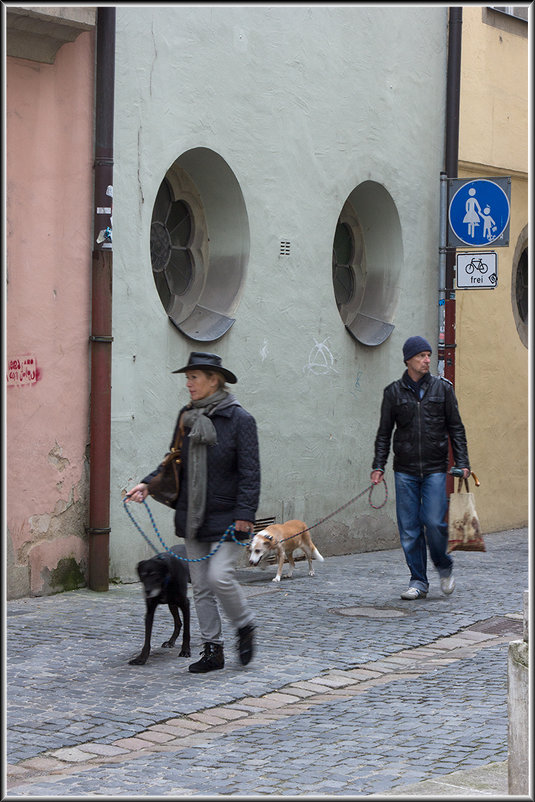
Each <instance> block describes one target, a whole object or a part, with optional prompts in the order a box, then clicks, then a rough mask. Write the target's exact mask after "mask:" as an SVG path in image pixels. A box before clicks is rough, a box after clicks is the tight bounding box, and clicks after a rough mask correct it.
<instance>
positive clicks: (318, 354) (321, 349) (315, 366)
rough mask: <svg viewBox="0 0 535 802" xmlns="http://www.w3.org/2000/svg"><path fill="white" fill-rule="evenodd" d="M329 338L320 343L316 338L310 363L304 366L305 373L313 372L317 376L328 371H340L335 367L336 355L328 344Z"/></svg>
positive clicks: (310, 354) (310, 355) (309, 358)
mask: <svg viewBox="0 0 535 802" xmlns="http://www.w3.org/2000/svg"><path fill="white" fill-rule="evenodd" d="M328 339H329V338H328V337H327V339H325V340H323V342H321V343H319V342H318V341H317V340H316V338H314V347H313V348H312V349H311V351H310V353H309V355H308V364H306V365H305V366H304V368H303V372H304V373H313V374H314V375H315V376H320V375H325V374H326V373H338V371H337V370H336V368H335V367H334V357H333V355H332V353H331V351H330V348H329V346H328V345H327V341H328Z"/></svg>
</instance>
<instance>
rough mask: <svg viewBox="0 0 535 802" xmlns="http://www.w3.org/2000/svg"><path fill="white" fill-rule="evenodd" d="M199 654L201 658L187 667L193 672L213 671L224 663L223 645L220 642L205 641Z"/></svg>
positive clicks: (204, 672)
mask: <svg viewBox="0 0 535 802" xmlns="http://www.w3.org/2000/svg"><path fill="white" fill-rule="evenodd" d="M201 655H202V657H201V659H200V660H197V662H196V663H192V664H191V665H190V667H189V671H191V672H192V673H193V674H206V672H207V671H215V670H216V669H218V668H223V666H224V665H225V658H224V656H223V646H222V645H221V644H220V643H205V644H204V646H203V650H202V652H201Z"/></svg>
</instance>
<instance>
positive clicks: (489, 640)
mask: <svg viewBox="0 0 535 802" xmlns="http://www.w3.org/2000/svg"><path fill="white" fill-rule="evenodd" d="M463 636H465V637H463ZM507 641H508V636H492V635H488V634H485V635H483V634H482V633H477V632H473V631H464V632H458V633H455V635H452V636H450V637H441V638H439V639H437V641H435V642H433V643H431V644H427V645H426V647H416V648H415V649H413V650H411V649H407V648H404V649H403V650H402V651H401V652H399V653H396V654H393V655H389V656H387V657H384V658H382V659H381V660H378V661H375V662H373V661H370V662H367V663H364V664H362V665H360V666H355V667H353V668H350V669H347V670H343V669H335V670H328V671H326V672H324V673H322V674H321V675H318V676H316V677H312V678H311V679H310V680H306V681H305V680H303V681H298V682H292V683H289V684H288V685H286V686H283V687H282V688H280V689H279V690H277V691H273V692H269V693H266V694H264V695H263V696H260V697H253V696H248V697H244V698H242V699H240V700H238V701H237V702H234V703H232V704H227V705H224V706H215V707H213V708H206V709H204V710H202V711H197V712H194V713H190V714H188V715H186V716H184V717H177V716H174V717H173V718H170V719H167V720H166V721H163V722H160V723H159V724H155V725H152V726H149V727H148V728H147V729H144V730H141V731H139V732H138V733H136V735H135V736H133V737H129V738H119V739H118V740H116V741H114V742H113V743H112V744H110V745H105V744H96V743H92V742H91V741H90V742H87V743H82V744H79V745H77V746H74V747H63V748H60V749H55V750H49V751H47V752H45V753H43V755H40V756H38V757H32V758H29V759H25V760H21V761H20V762H19V763H18V764H11V765H8V766H7V776H8V780H9V779H10V780H11V783H10V784H11V786H15V787H16V785H17V783H18V782H20V781H21V780H22V779H23V778H24V781H25V782H28V781H30V782H31V780H32V778H33V777H36V776H42V775H49V776H54V775H57V774H61V775H64V774H65V771H66V769H67V767H68V766H70V767H71V773H72V772H74V771H80V770H85V769H86V768H87V766H88V765H94V764H105V763H120V762H124V761H127V760H128V759H130V758H131V757H134V756H135V755H136V754H139V753H141V752H142V751H145V752H151V751H152V752H154V751H156V752H162V751H163V752H165V751H177V750H178V751H181V750H184V749H188V748H190V747H192V746H193V747H195V746H202V745H205V744H206V742H207V740H211V739H213V738H217V737H221V735H223V734H225V733H227V732H230V731H234V730H236V729H242V728H244V727H254V726H262V725H266V724H270V723H272V722H273V721H276V720H277V719H281V718H284V717H286V716H293V715H296V714H299V713H302V712H304V711H305V710H308V709H310V708H311V706H314V705H321V704H323V703H325V702H330V701H333V699H339V698H340V697H341V696H344V695H347V696H348V697H350V696H352V695H355V694H358V693H365V692H366V690H368V689H369V688H371V687H374V686H376V685H382V684H385V683H389V682H393V681H397V680H402V679H407V678H409V679H410V678H414V676H415V672H413V671H407V670H406V669H407V660H408V662H409V663H410V662H411V657H412V658H413V660H412V662H414V661H417V663H418V666H419V673H420V674H421V673H424V672H425V669H426V667H427V668H428V669H429V670H432V669H433V668H436V666H437V665H447V664H448V663H451V662H455V661H456V660H461V659H463V658H464V657H466V656H467V654H471V655H473V654H475V653H476V652H478V651H479V650H480V649H481V648H485V647H487V646H495V645H496V644H498V643H504V642H507ZM400 655H403V657H402V658H401V659H400V657H399V656H400ZM404 669H405V670H404ZM303 693H305V694H307V695H306V697H305V698H303V696H302V695H301V694H303ZM229 719H231V720H230V721H229ZM232 719H233V720H232ZM188 733H190V734H188ZM83 764H85V766H84V765H83Z"/></svg>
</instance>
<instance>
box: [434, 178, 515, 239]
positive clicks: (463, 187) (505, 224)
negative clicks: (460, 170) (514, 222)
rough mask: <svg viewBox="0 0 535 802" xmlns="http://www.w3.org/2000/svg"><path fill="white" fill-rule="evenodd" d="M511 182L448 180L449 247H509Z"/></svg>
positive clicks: (488, 179)
mask: <svg viewBox="0 0 535 802" xmlns="http://www.w3.org/2000/svg"><path fill="white" fill-rule="evenodd" d="M510 211H511V179H510V178H509V177H507V178H477V179H463V178H451V179H449V180H448V220H449V227H448V245H449V246H450V247H454V248H459V247H463V246H465V245H470V246H473V247H478V248H480V247H481V246H489V245H492V246H493V247H494V248H496V247H505V246H507V245H509V219H510Z"/></svg>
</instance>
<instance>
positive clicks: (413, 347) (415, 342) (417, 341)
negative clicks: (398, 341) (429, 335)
mask: <svg viewBox="0 0 535 802" xmlns="http://www.w3.org/2000/svg"><path fill="white" fill-rule="evenodd" d="M422 351H430V352H431V353H433V349H432V348H431V346H430V345H429V343H428V342H427V340H425V339H424V338H423V337H418V336H416V337H409V339H408V340H406V341H405V344H404V345H403V361H404V362H407V361H408V360H409V359H412V357H413V356H416V354H420V353H421V352H422Z"/></svg>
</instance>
